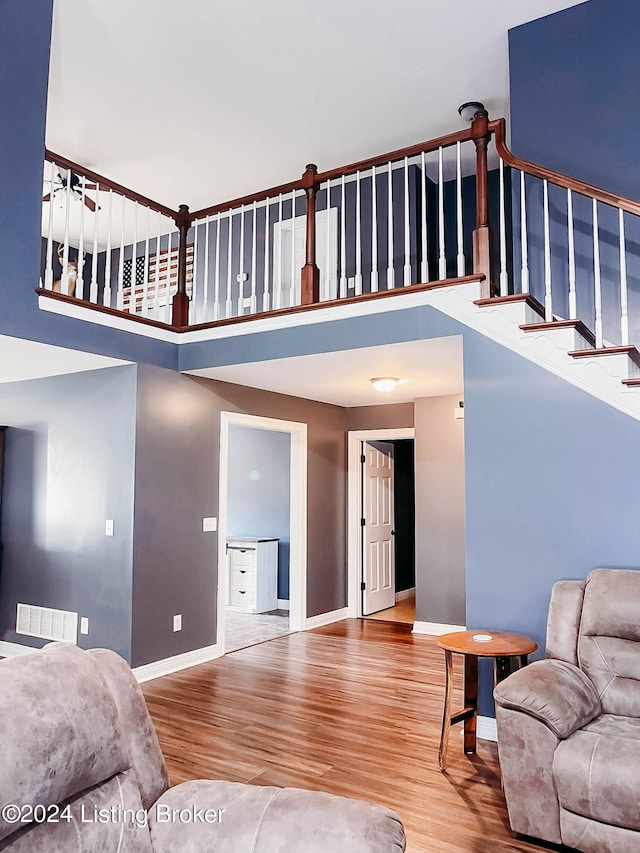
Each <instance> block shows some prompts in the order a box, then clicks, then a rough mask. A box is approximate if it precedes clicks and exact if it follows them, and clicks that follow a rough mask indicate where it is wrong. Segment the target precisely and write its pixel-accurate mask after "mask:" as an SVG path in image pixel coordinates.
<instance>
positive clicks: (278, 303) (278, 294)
mask: <svg viewBox="0 0 640 853" xmlns="http://www.w3.org/2000/svg"><path fill="white" fill-rule="evenodd" d="M278 223H279V228H280V231H279V234H280V237H279V240H278V253H277V255H278V266H277V269H278V282H277V285H278V286H277V288H276V290H275V294H274V296H275V306H274V307H275V308H281V307H282V296H283V291H284V269H283V268H282V244H283V242H284V231H283V230H282V193H280V194H279V196H278ZM275 284H276V282H274V286H275Z"/></svg>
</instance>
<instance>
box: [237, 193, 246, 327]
mask: <svg viewBox="0 0 640 853" xmlns="http://www.w3.org/2000/svg"><path fill="white" fill-rule="evenodd" d="M242 314H244V204H241V205H240V262H239V264H238V311H237V315H238V317H241V316H242Z"/></svg>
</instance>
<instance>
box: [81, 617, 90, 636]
mask: <svg viewBox="0 0 640 853" xmlns="http://www.w3.org/2000/svg"><path fill="white" fill-rule="evenodd" d="M80 633H81V634H88V633H89V617H88V616H81V617H80Z"/></svg>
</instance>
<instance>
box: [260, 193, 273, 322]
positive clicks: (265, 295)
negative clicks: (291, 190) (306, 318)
mask: <svg viewBox="0 0 640 853" xmlns="http://www.w3.org/2000/svg"><path fill="white" fill-rule="evenodd" d="M270 242H271V233H270V229H269V199H267V200H266V202H265V206H264V274H263V288H262V310H263V311H268V310H269V245H270Z"/></svg>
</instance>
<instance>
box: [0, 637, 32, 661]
mask: <svg viewBox="0 0 640 853" xmlns="http://www.w3.org/2000/svg"><path fill="white" fill-rule="evenodd" d="M38 651H40V649H34V647H33V646H23V645H21V644H20V643H9V642H7V641H6V640H0V658H17V657H19V656H20V655H28V654H29V653H30V652H38Z"/></svg>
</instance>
